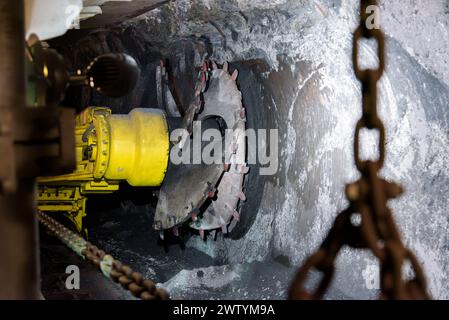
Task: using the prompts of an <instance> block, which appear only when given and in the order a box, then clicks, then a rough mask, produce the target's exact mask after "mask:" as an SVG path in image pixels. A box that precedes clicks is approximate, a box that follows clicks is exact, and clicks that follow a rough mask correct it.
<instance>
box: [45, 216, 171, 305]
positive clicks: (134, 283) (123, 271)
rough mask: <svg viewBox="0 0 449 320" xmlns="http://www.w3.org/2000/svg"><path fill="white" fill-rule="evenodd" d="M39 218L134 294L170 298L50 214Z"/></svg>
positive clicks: (150, 282)
mask: <svg viewBox="0 0 449 320" xmlns="http://www.w3.org/2000/svg"><path fill="white" fill-rule="evenodd" d="M38 219H39V221H40V222H41V223H42V224H43V225H44V226H45V227H46V228H47V229H48V230H49V231H50V232H51V233H53V234H54V235H55V236H56V237H58V238H59V239H60V240H61V241H62V242H64V243H65V244H66V245H67V246H68V247H69V248H71V249H72V250H73V251H75V252H76V253H77V254H78V255H80V256H81V257H82V258H85V259H87V260H89V261H90V262H92V263H93V264H94V265H95V266H97V267H98V268H99V269H100V270H101V271H102V272H103V274H104V275H105V276H106V277H108V278H110V279H112V280H113V281H114V282H117V283H119V284H120V285H121V286H122V287H123V288H124V289H126V290H128V291H130V292H131V293H132V295H133V296H135V297H137V298H140V299H142V300H167V299H169V295H168V293H167V292H166V291H165V290H163V289H161V288H157V287H156V285H155V283H154V282H153V281H151V280H147V279H144V278H143V276H142V274H141V273H139V272H135V271H133V270H132V269H131V268H130V267H129V266H127V265H125V264H122V263H121V262H120V261H119V260H115V259H114V258H113V257H112V256H111V255H108V254H106V253H105V252H104V251H103V250H100V249H98V248H97V247H96V246H94V245H92V244H91V243H90V242H88V241H86V240H84V239H83V238H82V237H80V236H79V235H77V234H76V233H74V232H72V231H70V230H69V229H67V228H66V227H64V226H63V225H62V224H60V223H59V222H57V221H56V220H54V219H52V218H50V217H49V216H48V215H46V214H44V213H42V212H38Z"/></svg>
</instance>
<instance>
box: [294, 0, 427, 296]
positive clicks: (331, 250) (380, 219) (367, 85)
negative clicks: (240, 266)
mask: <svg viewBox="0 0 449 320" xmlns="http://www.w3.org/2000/svg"><path fill="white" fill-rule="evenodd" d="M371 5H375V6H377V5H378V4H377V0H361V1H360V25H359V27H358V28H357V29H356V31H355V32H354V34H353V51H352V53H353V65H354V72H355V75H356V77H357V79H358V80H359V81H360V82H361V85H362V96H363V99H362V105H363V110H362V111H363V112H362V118H361V119H360V120H359V121H358V122H357V125H356V129H355V136H354V157H355V164H356V167H357V169H358V170H359V171H360V173H361V178H360V180H358V181H357V182H354V183H351V184H348V185H347V186H346V196H347V198H348V200H349V202H350V205H349V207H348V208H347V209H346V210H344V211H343V212H341V213H340V214H339V215H338V216H337V218H336V219H335V222H334V225H333V226H332V228H331V230H330V231H329V233H328V235H327V237H326V239H325V240H324V242H323V243H322V244H321V247H320V248H319V249H318V251H317V252H316V253H315V254H313V255H312V256H310V257H309V258H308V259H307V260H306V262H305V263H304V265H303V266H302V267H301V268H300V269H299V271H298V273H297V275H296V277H295V279H294V281H293V283H292V286H291V288H290V291H289V297H290V298H291V299H320V298H322V297H323V295H324V294H325V293H326V291H327V289H328V287H329V285H330V283H331V281H332V279H333V275H334V270H335V259H336V257H337V255H338V253H339V252H340V250H341V248H342V247H343V246H344V245H348V246H350V247H351V248H355V249H369V250H370V251H371V252H372V253H373V254H374V256H375V257H377V259H378V260H379V262H380V265H381V268H380V289H381V294H380V297H379V298H381V299H429V298H430V296H429V295H428V293H427V290H426V280H425V277H424V274H423V271H422V269H421V267H420V265H419V263H418V261H417V259H416V257H415V256H414V255H413V253H412V252H411V251H410V250H408V249H407V248H405V247H404V245H403V243H402V241H401V238H400V235H399V232H398V229H397V227H396V224H395V222H394V219H393V216H392V213H391V211H390V209H389V208H388V206H387V201H388V200H389V199H393V198H396V197H398V196H399V195H400V194H401V193H402V187H401V186H399V185H398V184H396V183H393V182H388V181H386V180H383V179H382V178H380V177H379V176H378V173H379V170H380V169H381V168H382V167H383V164H384V159H385V127H384V125H383V123H382V120H381V119H380V118H379V117H378V112H377V82H378V81H379V79H380V78H381V77H382V74H383V72H384V69H385V38H384V35H383V33H382V31H381V30H380V29H369V28H368V27H367V19H368V16H367V10H366V9H367V7H368V6H371ZM363 38H365V39H374V40H376V42H377V46H378V59H379V65H378V68H377V69H365V70H362V69H361V68H360V65H359V62H358V58H359V52H358V44H359V41H360V40H361V39H363ZM364 128H366V129H370V130H372V129H375V130H378V131H379V155H378V159H377V160H376V161H372V160H362V159H361V158H360V150H359V145H360V132H361V130H362V129H364ZM356 216H358V217H359V221H360V223H359V224H357V223H354V221H355V219H354V217H356ZM407 261H408V262H409V263H410V266H411V269H412V270H413V272H414V277H413V278H412V279H411V280H406V279H404V277H403V267H404V264H405V263H406V262H407ZM312 269H316V270H317V271H319V272H320V273H321V274H322V278H321V281H320V283H319V285H318V287H317V288H316V289H315V291H313V292H308V291H307V290H306V289H305V288H304V283H305V281H306V279H307V276H308V273H309V272H310V271H311V270H312Z"/></svg>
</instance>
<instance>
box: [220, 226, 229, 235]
mask: <svg viewBox="0 0 449 320" xmlns="http://www.w3.org/2000/svg"><path fill="white" fill-rule="evenodd" d="M221 232H223V233H228V227H227V226H226V225H225V224H224V225H222V226H221Z"/></svg>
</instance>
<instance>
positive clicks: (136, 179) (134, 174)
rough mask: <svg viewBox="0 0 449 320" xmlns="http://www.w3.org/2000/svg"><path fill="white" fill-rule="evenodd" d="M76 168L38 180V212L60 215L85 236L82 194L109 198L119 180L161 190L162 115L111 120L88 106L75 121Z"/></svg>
mask: <svg viewBox="0 0 449 320" xmlns="http://www.w3.org/2000/svg"><path fill="white" fill-rule="evenodd" d="M75 144H76V169H75V171H74V172H72V173H70V174H65V175H60V176H54V177H43V178H39V179H38V209H39V210H40V211H44V212H64V213H65V214H66V215H67V216H68V217H69V218H70V219H71V220H72V222H73V223H74V225H75V227H76V229H77V231H78V232H80V233H84V234H86V232H87V231H86V230H85V228H84V227H83V223H82V220H83V217H84V216H86V200H87V198H86V195H87V194H104V193H112V192H114V191H116V190H118V189H119V183H120V181H127V182H128V183H129V184H130V185H131V186H147V187H150V186H159V185H161V183H162V181H163V180H164V177H165V173H166V170H167V165H168V159H169V133H168V125H167V120H166V117H165V113H164V112H163V111H161V110H159V109H147V108H138V109H133V110H132V111H131V112H130V113H129V114H127V115H112V114H111V110H110V109H109V108H104V107H89V108H87V109H85V110H84V111H83V112H81V113H80V114H79V115H78V116H77V117H76V119H75Z"/></svg>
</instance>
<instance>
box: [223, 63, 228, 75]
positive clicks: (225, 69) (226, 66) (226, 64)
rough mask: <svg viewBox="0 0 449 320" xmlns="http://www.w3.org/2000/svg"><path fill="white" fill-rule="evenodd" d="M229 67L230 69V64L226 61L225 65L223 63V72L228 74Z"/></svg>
mask: <svg viewBox="0 0 449 320" xmlns="http://www.w3.org/2000/svg"><path fill="white" fill-rule="evenodd" d="M228 67H229V65H228V62H227V61H225V63H223V70H224V71H226V72H228Z"/></svg>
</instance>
